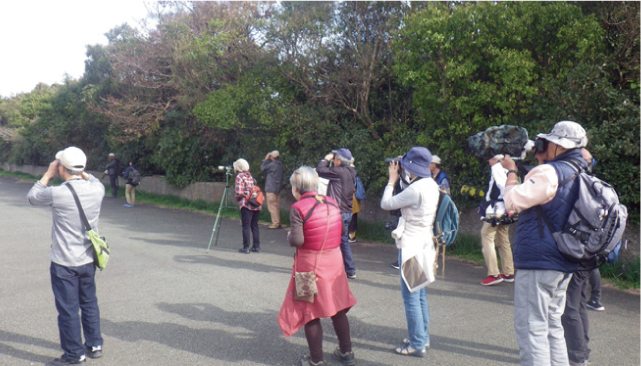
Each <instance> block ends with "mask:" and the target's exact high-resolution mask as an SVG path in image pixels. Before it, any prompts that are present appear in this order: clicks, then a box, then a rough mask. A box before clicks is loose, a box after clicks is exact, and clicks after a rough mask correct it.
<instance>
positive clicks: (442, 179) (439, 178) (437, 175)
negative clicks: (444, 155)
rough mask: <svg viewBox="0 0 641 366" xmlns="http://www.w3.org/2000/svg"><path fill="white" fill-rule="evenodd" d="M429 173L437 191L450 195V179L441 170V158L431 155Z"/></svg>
mask: <svg viewBox="0 0 641 366" xmlns="http://www.w3.org/2000/svg"><path fill="white" fill-rule="evenodd" d="M430 172H431V173H432V179H434V181H436V184H438V189H440V190H441V191H443V192H445V193H447V194H450V179H449V178H448V177H447V174H445V172H444V171H443V170H442V169H441V158H439V157H438V155H432V163H431V164H430Z"/></svg>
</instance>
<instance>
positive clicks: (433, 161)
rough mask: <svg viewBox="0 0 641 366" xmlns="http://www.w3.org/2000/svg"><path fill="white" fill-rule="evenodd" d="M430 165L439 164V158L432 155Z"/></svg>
mask: <svg viewBox="0 0 641 366" xmlns="http://www.w3.org/2000/svg"><path fill="white" fill-rule="evenodd" d="M432 163H434V164H440V163H441V158H439V157H438V155H432Z"/></svg>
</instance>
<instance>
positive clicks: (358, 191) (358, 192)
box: [354, 175, 365, 201]
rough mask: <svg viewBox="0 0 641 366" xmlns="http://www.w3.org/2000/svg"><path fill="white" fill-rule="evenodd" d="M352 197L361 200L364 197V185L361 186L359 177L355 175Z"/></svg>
mask: <svg viewBox="0 0 641 366" xmlns="http://www.w3.org/2000/svg"><path fill="white" fill-rule="evenodd" d="M354 188H355V189H354V197H356V199H357V200H359V201H362V200H364V199H365V186H363V182H361V178H359V177H358V175H356V181H355V182H354Z"/></svg>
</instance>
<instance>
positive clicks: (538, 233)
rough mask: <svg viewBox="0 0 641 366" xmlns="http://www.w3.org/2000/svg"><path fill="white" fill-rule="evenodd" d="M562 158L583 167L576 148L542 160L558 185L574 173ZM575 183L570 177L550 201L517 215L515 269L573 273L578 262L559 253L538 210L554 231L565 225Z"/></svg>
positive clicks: (579, 152) (575, 198)
mask: <svg viewBox="0 0 641 366" xmlns="http://www.w3.org/2000/svg"><path fill="white" fill-rule="evenodd" d="M562 160H566V161H568V160H573V161H574V162H578V163H580V164H582V165H583V166H586V164H585V162H584V161H583V158H582V156H581V150H580V149H572V150H570V151H567V152H565V153H563V154H561V155H559V156H557V157H556V159H554V160H552V161H549V162H546V164H550V165H552V166H553V167H554V169H555V170H556V174H557V176H558V177H559V184H560V183H561V182H563V181H564V180H565V179H566V178H568V177H570V176H571V175H572V174H574V173H575V170H574V168H572V167H570V166H568V165H567V164H565V163H562V162H561V161H562ZM578 191H579V185H578V184H576V180H571V181H570V182H568V183H567V184H565V185H563V186H559V188H558V190H557V192H556V195H555V196H554V198H553V199H552V201H550V202H548V203H546V204H544V205H541V206H537V207H532V208H529V209H527V210H525V211H523V212H521V213H520V215H519V223H518V225H517V227H516V234H515V238H514V267H515V268H517V269H543V270H554V271H560V272H566V273H569V272H574V271H576V270H577V268H578V265H577V264H576V263H573V262H570V261H568V260H567V259H565V257H563V255H562V254H561V252H559V249H558V248H557V245H556V241H555V240H554V237H553V236H552V233H551V232H550V229H549V228H548V226H547V225H546V224H545V221H544V220H543V218H542V217H541V216H540V215H539V213H541V214H543V215H546V216H547V218H548V219H549V220H550V222H551V223H552V225H553V226H554V230H555V231H559V230H561V228H563V226H564V225H565V223H566V221H567V219H568V216H570V211H572V208H573V206H574V203H575V202H576V200H577V198H578V194H579V192H578Z"/></svg>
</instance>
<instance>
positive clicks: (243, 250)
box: [238, 247, 249, 254]
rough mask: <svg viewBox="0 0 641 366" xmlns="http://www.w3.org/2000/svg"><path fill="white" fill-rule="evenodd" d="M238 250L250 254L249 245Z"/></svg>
mask: <svg viewBox="0 0 641 366" xmlns="http://www.w3.org/2000/svg"><path fill="white" fill-rule="evenodd" d="M238 251H239V252H240V253H245V254H249V247H247V248H240V249H238Z"/></svg>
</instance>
